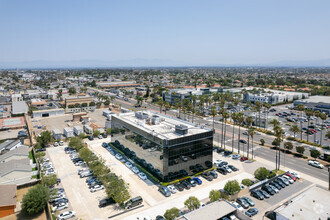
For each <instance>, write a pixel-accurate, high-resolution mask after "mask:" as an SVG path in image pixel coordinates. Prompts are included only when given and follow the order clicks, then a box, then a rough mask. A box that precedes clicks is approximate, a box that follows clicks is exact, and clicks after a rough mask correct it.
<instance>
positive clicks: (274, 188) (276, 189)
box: [268, 184, 280, 193]
mask: <svg viewBox="0 0 330 220" xmlns="http://www.w3.org/2000/svg"><path fill="white" fill-rule="evenodd" d="M268 186H269V187H270V188H271V189H272V190H273V191H274V192H275V193H279V192H280V190H279V189H278V188H276V187H275V186H273V185H271V184H269V185H268Z"/></svg>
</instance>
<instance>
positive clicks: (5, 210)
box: [0, 184, 17, 218]
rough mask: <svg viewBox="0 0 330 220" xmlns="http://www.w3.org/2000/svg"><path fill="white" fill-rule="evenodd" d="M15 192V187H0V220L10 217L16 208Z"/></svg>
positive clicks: (12, 185)
mask: <svg viewBox="0 0 330 220" xmlns="http://www.w3.org/2000/svg"><path fill="white" fill-rule="evenodd" d="M16 191H17V186H16V185H14V184H11V185H0V195H1V196H0V218H3V217H5V216H8V215H12V214H14V212H15V208H16V199H17V198H16Z"/></svg>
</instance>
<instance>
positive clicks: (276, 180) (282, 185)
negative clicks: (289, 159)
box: [273, 179, 286, 188]
mask: <svg viewBox="0 0 330 220" xmlns="http://www.w3.org/2000/svg"><path fill="white" fill-rule="evenodd" d="M273 182H274V183H277V184H278V185H279V186H280V187H281V188H285V186H286V185H285V184H284V183H283V182H282V181H281V180H280V179H275V180H274V181H273Z"/></svg>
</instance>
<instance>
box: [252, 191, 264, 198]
mask: <svg viewBox="0 0 330 220" xmlns="http://www.w3.org/2000/svg"><path fill="white" fill-rule="evenodd" d="M251 196H253V197H254V198H257V199H259V200H263V199H264V198H265V197H264V195H263V194H262V193H261V192H260V191H258V190H252V191H251Z"/></svg>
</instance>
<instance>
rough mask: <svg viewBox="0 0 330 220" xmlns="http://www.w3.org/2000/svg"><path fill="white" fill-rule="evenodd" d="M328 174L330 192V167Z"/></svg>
mask: <svg viewBox="0 0 330 220" xmlns="http://www.w3.org/2000/svg"><path fill="white" fill-rule="evenodd" d="M328 173H329V188H328V190H330V166H329V167H328Z"/></svg>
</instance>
